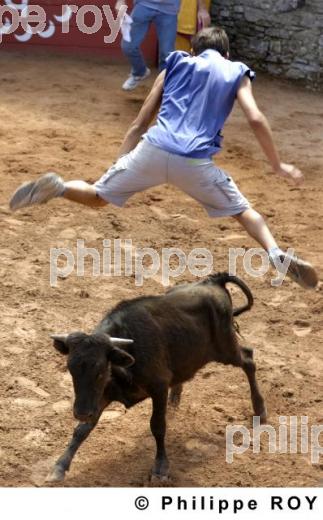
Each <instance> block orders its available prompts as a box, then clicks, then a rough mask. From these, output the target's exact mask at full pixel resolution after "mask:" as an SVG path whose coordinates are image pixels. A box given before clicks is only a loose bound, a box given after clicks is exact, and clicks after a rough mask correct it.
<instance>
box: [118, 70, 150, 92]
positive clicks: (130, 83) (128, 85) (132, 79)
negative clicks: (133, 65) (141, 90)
mask: <svg viewBox="0 0 323 520" xmlns="http://www.w3.org/2000/svg"><path fill="white" fill-rule="evenodd" d="M150 74H151V70H150V69H148V68H147V69H146V72H145V74H144V75H143V76H134V75H133V74H130V76H129V78H128V79H127V80H126V81H125V82H124V84H123V85H122V90H135V88H137V87H138V85H140V83H141V82H142V81H144V80H145V79H147V78H149V76H150Z"/></svg>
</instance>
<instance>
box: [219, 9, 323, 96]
mask: <svg viewBox="0 0 323 520" xmlns="http://www.w3.org/2000/svg"><path fill="white" fill-rule="evenodd" d="M212 18H213V22H214V23H215V24H218V25H221V26H223V27H225V28H226V30H227V32H228V34H229V36H230V41H231V51H232V55H233V56H234V57H235V58H239V59H241V60H244V61H246V62H247V63H248V64H249V65H252V66H254V67H255V68H256V69H258V70H265V71H267V72H269V73H270V74H273V75H276V76H283V77H286V78H291V79H298V80H303V81H305V82H306V83H307V84H308V85H311V86H313V87H320V88H323V0H260V1H259V0H212Z"/></svg>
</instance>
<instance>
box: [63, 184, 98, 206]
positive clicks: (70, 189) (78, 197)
mask: <svg viewBox="0 0 323 520" xmlns="http://www.w3.org/2000/svg"><path fill="white" fill-rule="evenodd" d="M62 197H64V199H67V200H71V201H73V202H77V203H79V204H84V205H85V206H91V207H93V208H99V207H103V206H106V205H107V204H108V202H106V201H105V200H103V199H101V197H99V196H98V194H97V193H96V189H95V186H94V185H92V184H88V183H87V182H84V181H69V182H65V190H64V193H63V195H62Z"/></svg>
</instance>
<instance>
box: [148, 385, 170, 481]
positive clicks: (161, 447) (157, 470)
mask: <svg viewBox="0 0 323 520" xmlns="http://www.w3.org/2000/svg"><path fill="white" fill-rule="evenodd" d="M156 390H157V388H156V387H155V390H154V394H153V395H151V398H152V402H153V413H152V416H151V420H150V428H151V432H152V434H153V436H154V437H155V440H156V447H157V452H156V458H155V464H154V466H153V469H152V477H157V478H158V479H160V480H167V478H168V471H169V464H168V459H167V454H166V449H165V435H166V411H167V398H168V386H166V385H160V386H159V388H158V392H157V391H156Z"/></svg>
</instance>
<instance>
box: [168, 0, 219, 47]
mask: <svg viewBox="0 0 323 520" xmlns="http://www.w3.org/2000/svg"><path fill="white" fill-rule="evenodd" d="M210 4H211V0H182V2H181V8H180V10H179V13H178V23H177V38H176V49H177V50H182V51H186V52H190V50H191V47H192V44H191V40H192V37H193V36H194V35H195V34H196V33H197V32H198V31H200V30H201V29H204V27H209V26H210V25H211V17H210Z"/></svg>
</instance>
